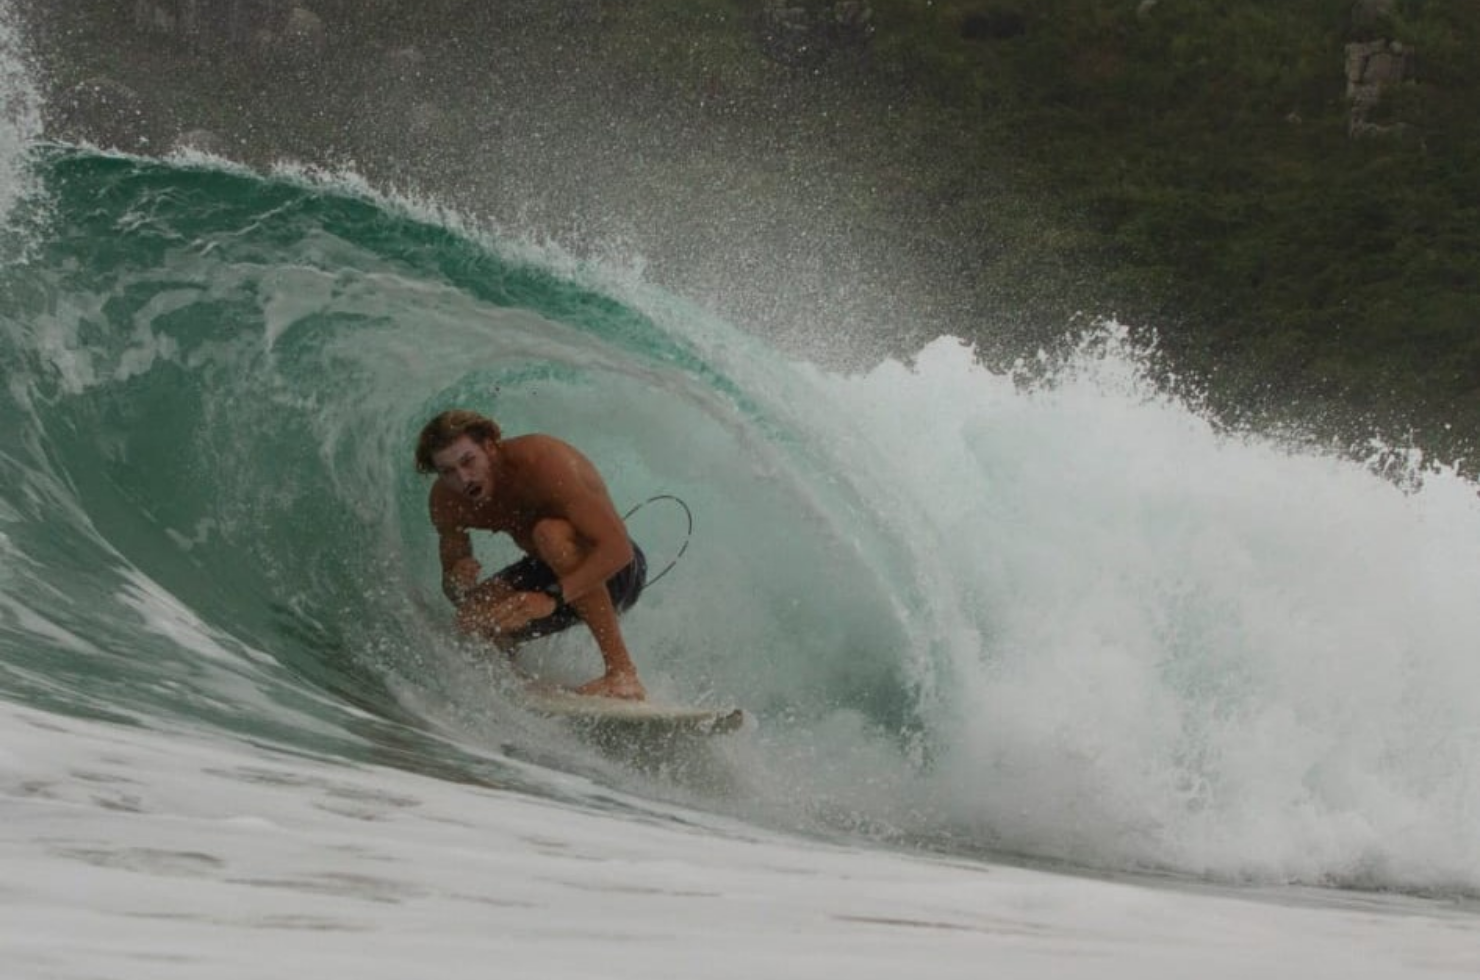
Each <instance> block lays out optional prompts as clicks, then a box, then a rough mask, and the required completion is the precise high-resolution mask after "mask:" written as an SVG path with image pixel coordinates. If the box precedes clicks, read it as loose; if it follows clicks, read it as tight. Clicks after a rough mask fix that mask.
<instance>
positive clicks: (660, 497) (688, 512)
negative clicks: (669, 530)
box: [622, 493, 694, 589]
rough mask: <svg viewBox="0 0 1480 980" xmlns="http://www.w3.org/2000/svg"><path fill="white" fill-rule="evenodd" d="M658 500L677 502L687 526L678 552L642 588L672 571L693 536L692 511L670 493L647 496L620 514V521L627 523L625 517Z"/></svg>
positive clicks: (650, 585)
mask: <svg viewBox="0 0 1480 980" xmlns="http://www.w3.org/2000/svg"><path fill="white" fill-rule="evenodd" d="M659 500H671V501H673V502H674V503H675V504H678V506H680V507H682V508H683V516H684V520H685V521H687V522H688V527H686V528H685V529H684V532H683V545H682V546H681V547H680V548H679V549H678V554H676V555H674V556H673V560H672V561H670V562H669V563H668V564H666V565H664V566H663V570H662V571H661V572H659V573H658V574H656V575H654V576H653V577H652V578H650V579H648V580H647V584H645V585H644V586H643V588H644V589H646V588H650V587H652V585H653V584H654V583H655V582H657V581H658V579H660V578H662V577H663V576H664V575H667V574H668V573H669V572H671V571H673V566H674V565H677V564H678V560H679V559H680V558H682V557H683V553H684V552H685V551H688V550H689V539H690V538H692V537H693V536H694V512H693V511H691V510H689V505H688V504H686V503H684V502H683V501H682V500H680V499H679V498H678V497H676V496H674V495H673V494H671V493H660V494H657V495H655V496H652V497H649V498H648V499H646V500H644V501H643V502H642V503H640V504H638V505H637V506H636V507H633V508H632V509H631V510H629V511H628V512H627V513H625V514H623V515H622V523H623V524H625V523H627V518H629V517H631V516H632V515H633V514H635V513H637V512H638V511H640V510H642V509H643V508H644V507H646V506H647V505H648V504H652V503H656V502H658V501H659Z"/></svg>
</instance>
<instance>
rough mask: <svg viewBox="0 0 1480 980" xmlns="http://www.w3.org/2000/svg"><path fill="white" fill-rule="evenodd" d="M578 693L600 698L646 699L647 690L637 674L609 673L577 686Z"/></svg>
mask: <svg viewBox="0 0 1480 980" xmlns="http://www.w3.org/2000/svg"><path fill="white" fill-rule="evenodd" d="M576 693H577V694H585V695H588V696H591V697H600V698H623V699H624V700H627V701H646V700H647V691H645V690H643V687H642V681H640V680H638V679H637V675H636V674H607V675H606V676H604V677H598V678H596V680H594V681H590V682H588V683H586V684H582V685H581V686H580V687H578V688H576Z"/></svg>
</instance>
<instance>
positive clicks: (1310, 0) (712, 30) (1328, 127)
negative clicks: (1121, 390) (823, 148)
mask: <svg viewBox="0 0 1480 980" xmlns="http://www.w3.org/2000/svg"><path fill="white" fill-rule="evenodd" d="M786 6H790V7H792V8H794V9H797V10H805V11H807V12H809V14H810V15H811V17H812V18H813V20H812V22H813V23H814V24H817V25H822V26H821V27H819V28H818V29H816V30H814V31H813V35H814V36H813V37H812V38H811V39H810V40H811V41H812V43H813V46H814V48H815V50H814V52H813V56H812V57H811V58H808V59H798V60H797V63H795V64H793V65H792V71H794V72H796V73H798V74H802V75H809V76H813V77H816V78H819V79H820V78H823V77H826V76H832V77H835V78H836V77H843V78H846V79H848V81H849V83H850V84H853V85H855V86H856V89H855V90H856V91H872V92H874V93H875V95H876V96H877V97H878V98H880V99H886V98H888V97H890V95H891V94H894V95H899V96H900V97H902V98H904V99H906V100H907V101H908V105H907V108H906V109H905V110H904V111H902V112H897V114H896V123H895V124H896V125H897V126H898V127H899V128H900V129H901V130H903V131H905V135H906V136H907V137H908V138H909V139H910V140H911V141H913V143H914V144H915V145H916V147H917V149H916V155H915V156H914V158H913V159H910V160H907V161H904V162H902V163H899V164H898V166H901V167H906V168H908V174H907V183H908V184H909V187H908V189H907V190H900V191H899V192H898V195H899V196H900V197H902V198H904V199H907V200H908V201H909V202H910V203H911V205H912V206H913V207H915V208H917V209H922V210H923V211H925V212H926V213H927V214H929V215H931V216H932V217H931V219H930V220H936V217H935V216H936V215H938V213H939V212H941V211H943V210H949V211H952V212H954V214H953V215H950V216H948V217H947V219H945V220H947V223H948V224H949V223H953V224H954V226H955V227H957V228H958V229H965V230H967V231H968V232H970V233H971V234H972V237H973V239H974V240H973V244H972V245H971V246H970V247H971V249H972V250H973V252H974V261H973V263H972V273H974V274H977V275H980V276H981V277H982V279H983V283H982V284H981V286H980V288H979V290H978V292H979V295H980V296H981V297H982V298H983V299H984V300H988V301H992V300H995V301H996V302H998V303H1003V302H1006V303H1013V304H1017V305H1018V306H1021V307H1024V308H1031V309H1033V310H1034V311H1036V313H1037V317H1038V320H1039V322H1040V323H1042V324H1055V323H1056V324H1062V323H1064V322H1065V318H1066V317H1067V316H1068V315H1070V314H1072V313H1073V312H1074V311H1080V310H1083V311H1091V312H1098V313H1113V314H1115V315H1118V316H1119V317H1121V318H1122V319H1123V320H1125V321H1127V322H1130V323H1133V324H1141V325H1155V327H1156V330H1157V333H1158V334H1159V337H1160V341H1161V345H1162V348H1163V350H1165V351H1166V352H1167V353H1168V354H1170V355H1171V360H1172V361H1173V363H1174V366H1175V367H1176V369H1177V370H1178V371H1179V372H1181V373H1183V375H1184V376H1185V375H1187V374H1188V373H1191V374H1193V375H1195V376H1198V377H1200V378H1204V379H1207V380H1208V381H1210V382H1211V396H1212V400H1213V402H1214V403H1215V404H1216V405H1218V406H1219V407H1220V409H1221V410H1222V411H1223V413H1224V415H1225V417H1230V418H1236V417H1240V416H1242V417H1244V418H1248V419H1251V420H1258V419H1263V420H1268V419H1270V418H1272V417H1274V418H1281V417H1282V418H1304V419H1306V420H1309V419H1310V418H1311V417H1312V416H1314V415H1319V416H1321V417H1322V418H1323V419H1324V420H1325V422H1324V427H1325V431H1326V432H1327V433H1328V434H1346V435H1354V436H1355V435H1358V434H1359V433H1361V432H1364V431H1368V430H1369V429H1370V427H1371V426H1372V425H1374V424H1375V425H1378V426H1386V427H1388V428H1389V430H1390V431H1391V430H1392V429H1393V428H1399V430H1400V431H1397V432H1393V433H1392V434H1394V435H1397V436H1399V437H1403V436H1406V435H1407V434H1408V433H1407V432H1404V431H1401V428H1402V427H1404V426H1415V427H1416V428H1417V429H1418V434H1419V435H1420V436H1421V437H1422V438H1423V440H1424V441H1425V442H1427V443H1428V444H1429V445H1431V446H1432V447H1434V448H1436V449H1438V450H1439V451H1441V452H1442V453H1443V454H1445V455H1454V454H1458V453H1460V452H1462V451H1463V450H1464V449H1465V447H1466V446H1467V445H1468V443H1469V442H1470V440H1471V439H1472V438H1473V437H1475V436H1476V435H1477V434H1480V127H1477V125H1476V122H1475V120H1476V119H1477V112H1480V57H1477V54H1480V0H1445V2H1439V0H1397V2H1395V3H1393V4H1391V5H1390V9H1388V10H1386V11H1384V12H1382V13H1380V14H1379V15H1378V16H1375V17H1371V18H1366V19H1363V18H1358V17H1354V7H1353V4H1352V2H1351V0H1281V2H1280V3H1260V2H1252V0H1246V2H1233V3H1207V2H1202V0H1149V2H1139V0H1032V2H1029V0H873V2H872V4H871V10H872V18H871V21H870V25H869V27H870V30H869V32H868V36H867V38H866V39H862V43H860V39H859V38H856V37H850V36H847V35H846V34H844V35H843V36H839V34H838V32H831V33H830V32H829V31H827V30H826V29H824V28H825V26H826V25H827V24H828V23H830V21H829V18H832V17H834V16H835V14H836V11H837V10H839V9H840V8H841V7H843V6H845V5H842V4H838V3H835V2H831V0H828V2H820V0H794V2H793V3H791V4H788V5H786ZM1378 6H1379V7H1381V6H1383V5H1381V4H1379V5H1378ZM668 7H671V8H672V9H671V10H668V11H667V12H666V13H665V12H664V10H665V8H668ZM776 9H777V5H776V4H768V3H764V2H761V0H716V2H713V3H709V4H704V3H696V2H694V0H683V2H682V3H676V4H665V3H663V2H656V3H652V4H648V5H645V7H644V10H643V12H642V13H634V14H631V15H630V16H631V17H633V18H637V19H639V20H640V21H641V22H642V23H643V24H644V25H645V28H644V29H645V30H647V31H648V33H647V35H646V36H648V37H652V36H654V33H655V32H654V30H653V29H654V27H655V25H656V24H657V23H659V18H660V17H673V18H677V19H678V20H680V21H682V22H683V24H684V26H685V31H684V32H683V33H682V35H681V36H682V37H683V40H684V47H683V48H682V50H678V49H677V48H676V47H675V46H674V45H673V44H671V43H670V45H669V47H668V55H669V56H670V58H671V59H673V61H674V64H673V65H672V66H671V67H677V68H682V67H683V66H687V67H688V68H689V69H690V70H693V71H699V72H704V73H707V74H708V75H709V76H710V77H711V78H714V77H721V78H725V79H726V80H727V81H729V82H731V83H732V84H733V85H735V86H736V87H738V88H742V89H743V88H744V87H745V86H746V85H748V84H749V85H754V84H757V83H756V82H755V78H757V77H758V76H760V75H762V74H764V73H763V72H760V71H759V70H758V69H757V68H756V67H755V64H754V55H753V54H752V55H751V56H750V57H751V60H750V61H745V60H737V58H736V56H735V54H734V52H735V51H736V47H735V44H734V38H735V36H736V35H737V34H741V33H744V32H750V33H752V34H754V33H756V32H757V31H759V32H760V33H763V34H764V33H765V32H766V31H767V30H768V29H770V28H768V27H767V18H768V16H769V17H772V18H774V12H775V10H776ZM768 11H769V12H770V13H769V14H768ZM673 22H674V21H672V20H669V21H668V23H669V24H670V25H671V24H672V23H673ZM757 25H759V26H757ZM1376 38H1386V39H1389V40H1394V41H1398V42H1400V43H1401V44H1402V45H1403V46H1404V47H1405V49H1406V50H1408V51H1410V52H1412V53H1413V61H1412V65H1413V70H1412V72H1411V75H1410V77H1409V78H1408V79H1407V80H1405V81H1404V82H1402V83H1401V84H1398V85H1392V86H1388V87H1387V89H1386V90H1385V91H1384V93H1383V96H1382V100H1381V102H1380V103H1379V105H1378V106H1377V107H1376V108H1375V109H1374V111H1373V113H1372V114H1371V116H1370V117H1369V121H1370V122H1372V123H1374V124H1377V125H1381V126H1383V127H1385V129H1384V131H1381V132H1378V133H1375V134H1372V135H1366V136H1353V135H1352V134H1351V133H1350V132H1349V128H1350V125H1349V123H1350V118H1349V114H1350V109H1351V104H1350V102H1349V100H1348V96H1347V89H1346V82H1347V79H1346V50H1345V49H1346V45H1347V44H1348V43H1349V42H1352V41H1364V40H1371V39H1376ZM649 50H650V51H651V48H649ZM773 60H774V59H773ZM747 66H748V67H747ZM747 72H749V74H747ZM817 84H822V82H820V81H819V82H818V83H817ZM885 155H886V156H887V150H886V151H885ZM884 164H885V168H886V171H887V169H888V167H889V166H890V165H891V161H887V160H886V161H884ZM1005 183H1007V184H1011V185H1012V186H1013V187H1014V188H1015V190H1016V191H1018V192H1020V193H1027V194H1028V195H1029V196H1030V197H1031V198H1032V199H1033V200H1034V201H1035V206H1034V207H1031V208H1027V209H1023V208H1021V207H1019V208H1016V209H1015V208H1012V207H1008V206H1004V203H1003V200H1002V196H1001V195H1000V194H998V193H996V191H997V189H999V188H1000V187H1001V186H1002V185H1003V184H1005ZM972 273H966V274H972ZM988 305H990V303H989V304H988ZM1050 329H1051V328H1050ZM982 340H983V342H984V344H985V345H986V346H987V347H990V346H991V343H992V339H991V338H989V337H984V338H982ZM1343 429H1344V430H1345V432H1344V433H1343V432H1342V431H1341V430H1343Z"/></svg>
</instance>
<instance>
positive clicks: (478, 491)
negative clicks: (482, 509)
mask: <svg viewBox="0 0 1480 980" xmlns="http://www.w3.org/2000/svg"><path fill="white" fill-rule="evenodd" d="M464 492H465V493H466V494H467V495H468V496H469V497H470V498H472V499H473V500H477V499H478V498H479V497H481V496H483V486H482V484H478V483H469V484H468V486H467V489H466V490H465V491H464Z"/></svg>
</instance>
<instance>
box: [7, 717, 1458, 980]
mask: <svg viewBox="0 0 1480 980" xmlns="http://www.w3.org/2000/svg"><path fill="white" fill-rule="evenodd" d="M0 734H3V744H4V746H5V748H4V750H3V751H0V810H3V815H4V820H3V822H0V854H3V858H4V865H5V868H6V882H5V886H4V888H3V891H0V903H3V905H4V915H3V916H0V955H3V958H4V962H5V973H6V975H7V976H11V977H38V978H39V977H47V978H73V977H98V976H106V977H110V978H116V980H131V978H136V977H137V978H147V980H169V978H173V977H180V978H198V977H201V976H210V977H215V978H223V980H224V978H231V977H242V978H248V977H252V978H255V977H261V976H264V975H270V974H275V973H283V972H292V973H297V974H305V975H312V976H320V977H331V976H332V977H356V978H361V980H368V978H377V977H386V978H394V980H400V978H404V977H407V976H421V975H431V974H435V975H437V976H442V977H464V976H466V977H475V976H476V977H485V976H488V975H489V974H490V972H491V973H493V974H494V975H498V976H511V977H525V976H538V977H545V978H550V980H559V978H596V977H601V978H616V977H634V978H637V977H642V978H647V977H654V976H664V977H677V976H694V975H703V976H707V977H736V978H741V977H744V978H750V977H755V976H757V975H759V976H781V977H816V978H830V977H839V976H850V977H858V978H865V980H866V978H873V977H878V978H881V980H882V978H893V977H897V976H899V975H901V974H902V973H904V974H913V975H924V976H930V977H938V978H951V977H961V978H975V977H981V976H983V975H986V974H991V975H997V976H1044V975H1050V976H1055V977H1066V978H1067V977H1096V978H1106V977H1126V978H1138V980H1150V978H1157V977H1167V978H1177V980H1180V978H1182V977H1185V976H1188V975H1189V974H1192V973H1195V974H1196V975H1198V976H1204V977H1228V978H1246V977H1250V976H1267V977H1310V976H1344V977H1351V978H1361V977H1371V978H1391V977H1395V976H1424V977H1458V976H1469V975H1473V974H1474V972H1475V971H1476V970H1480V942H1477V939H1480V936H1477V935H1476V933H1477V928H1476V925H1477V923H1476V920H1475V919H1474V917H1473V916H1470V915H1465V914H1457V913H1451V912H1447V911H1445V910H1444V909H1443V908H1442V907H1437V906H1432V905H1428V904H1425V903H1421V902H1417V901H1414V900H1407V901H1402V900H1385V901H1378V900H1372V901H1367V900H1362V899H1353V900H1351V901H1350V902H1348V903H1346V904H1335V903H1333V904H1327V905H1309V906H1305V907H1301V906H1299V905H1296V904H1277V903H1274V902H1270V901H1254V900H1250V898H1242V897H1239V896H1237V895H1228V894H1225V895H1216V894H1193V893H1188V892H1183V891H1179V890H1164V889H1158V888H1148V887H1143V886H1136V885H1130V884H1118V883H1114V882H1101V881H1089V880H1083V879H1077V878H1072V877H1059V876H1055V875H1050V874H1044V873H1041V872H1032V871H1022V870H1016V869H1009V868H998V867H990V866H986V865H977V864H971V863H953V862H946V861H934V860H928V859H921V858H907V857H900V856H895V855H891V854H887V853H881V852H878V851H867V850H854V849H848V848H840V847H832V846H821V845H817V844H804V843H801V842H798V841H794V840H788V839H786V838H782V837H776V836H774V835H771V834H768V833H765V832H761V831H757V830H755V829H754V828H751V827H745V826H741V825H736V824H732V823H728V822H726V821H723V820H718V819H714V818H706V817H699V816H696V815H693V814H686V813H683V812H681V811H674V812H672V813H669V814H664V813H663V812H661V810H655V809H653V808H651V807H648V808H647V811H646V815H645V816H643V817H642V818H640V819H635V818H633V817H629V816H620V815H611V814H595V813H592V812H589V811H586V810H582V809H577V808H573V807H570V806H566V805H561V804H558V803H554V802H550V801H547V800H537V799H532V798H530V797H527V796H521V795H518V794H514V793H510V792H507V791H502V790H499V789H496V788H478V787H471V786H459V785H453V784H449V783H446V782H443V781H439V780H433V779H425V778H419V777H416V776H412V775H408V774H405V773H399V772H393V771H387V770H383V769H365V768H360V767H351V766H344V765H334V764H327V763H323V762H318V761H315V760H311V759H304V758H301V757H289V756H283V755H277V754H273V753H270V752H264V751H261V750H256V749H252V748H249V747H248V746H246V745H243V744H241V743H221V742H217V741H214V740H212V739H208V738H201V737H199V736H198V735H197V734H195V733H190V732H150V731H141V730H136V729H130V730H120V729H117V728H114V727H109V726H102V725H96V724H88V723H84V722H79V721H73V720H65V721H64V720H61V719H58V718H57V717H55V716H48V715H43V714H40V713H38V712H34V711H29V710H17V709H14V708H4V709H0ZM1251 897H1252V896H1251Z"/></svg>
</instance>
